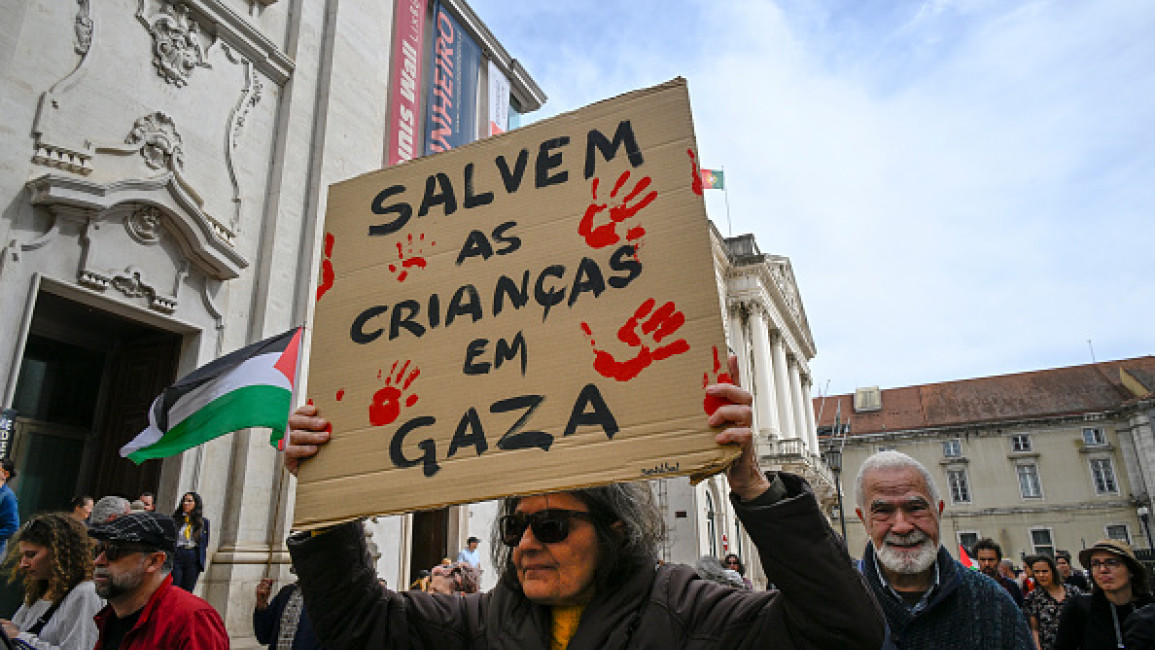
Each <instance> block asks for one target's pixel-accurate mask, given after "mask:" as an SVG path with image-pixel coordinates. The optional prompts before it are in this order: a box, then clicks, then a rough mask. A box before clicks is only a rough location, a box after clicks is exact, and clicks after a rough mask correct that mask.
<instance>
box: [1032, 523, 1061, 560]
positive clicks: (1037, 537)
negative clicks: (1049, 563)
mask: <svg viewBox="0 0 1155 650" xmlns="http://www.w3.org/2000/svg"><path fill="white" fill-rule="evenodd" d="M1031 548H1033V549H1034V550H1035V555H1050V556H1051V557H1055V540H1054V538H1053V537H1051V529H1050V528H1032V529H1031Z"/></svg>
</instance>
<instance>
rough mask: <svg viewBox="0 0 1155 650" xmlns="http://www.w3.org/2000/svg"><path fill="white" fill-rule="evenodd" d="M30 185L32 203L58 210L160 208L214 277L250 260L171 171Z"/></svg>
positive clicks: (230, 274) (190, 255) (231, 273)
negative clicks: (129, 206) (100, 180)
mask: <svg viewBox="0 0 1155 650" xmlns="http://www.w3.org/2000/svg"><path fill="white" fill-rule="evenodd" d="M27 186H28V191H29V193H30V199H29V200H30V202H31V203H32V204H33V205H37V206H42V207H46V208H48V209H49V210H51V211H52V212H54V213H58V212H61V211H64V212H73V213H75V212H76V211H81V212H91V213H92V214H93V215H97V214H100V213H103V212H106V211H108V210H109V209H111V208H113V207H115V206H117V205H121V204H136V205H142V206H153V207H156V208H158V209H160V210H161V211H162V212H163V213H164V215H166V217H167V218H166V219H165V226H166V228H167V229H168V230H169V232H171V234H172V236H173V238H174V239H175V240H176V242H177V243H178V245H179V246H180V248H181V251H182V253H183V254H184V256H185V257H186V258H187V259H188V261H189V263H190V264H192V265H193V266H195V267H198V268H200V269H201V270H202V271H203V272H204V273H205V275H207V276H208V277H210V278H213V279H216V280H230V279H232V278H235V277H238V276H239V275H240V273H241V270H242V269H244V268H245V267H247V266H248V265H249V262H248V260H246V259H245V258H244V256H242V255H241V254H240V253H239V252H237V251H236V249H234V248H233V245H232V243H231V241H230V240H229V232H228V230H227V229H226V228H224V227H223V226H222V225H221V224H219V223H217V222H216V221H215V220H214V219H212V218H211V217H210V216H209V215H207V214H205V212H204V211H203V210H202V209H201V207H200V201H199V200H198V197H197V196H196V195H195V194H194V193H193V192H192V190H191V189H189V188H188V187H186V186H185V185H184V184H183V183H181V182H180V179H179V178H178V176H177V175H176V174H174V173H172V172H167V173H164V174H161V175H159V176H156V177H153V178H140V179H126V180H120V181H115V182H111V183H97V182H93V181H90V180H87V179H84V178H77V177H75V176H65V175H60V174H45V175H43V176H40V177H38V178H36V179H33V180H31V181H29V182H28V184H27Z"/></svg>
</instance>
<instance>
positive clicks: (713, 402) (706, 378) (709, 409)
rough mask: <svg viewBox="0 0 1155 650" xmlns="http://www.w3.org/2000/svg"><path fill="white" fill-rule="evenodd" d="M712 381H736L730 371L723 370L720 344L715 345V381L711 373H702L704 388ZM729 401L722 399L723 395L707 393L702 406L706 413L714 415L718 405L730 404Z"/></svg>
mask: <svg viewBox="0 0 1155 650" xmlns="http://www.w3.org/2000/svg"><path fill="white" fill-rule="evenodd" d="M711 383H714V384H732V383H734V378H733V377H731V376H730V373H729V372H722V362H721V360H719V359H718V346H716V345H715V346H714V381H713V382H711V381H710V373H708V372H703V373H702V388H705V387H707V386H709V385H710V384H711ZM729 403H730V401H729V400H726V399H722V398H721V397H715V396H713V395H707V396H706V398H705V399H704V400H703V401H702V408H703V409H704V410H705V411H706V415H713V414H714V411H717V410H718V407H720V406H723V405H725V404H729Z"/></svg>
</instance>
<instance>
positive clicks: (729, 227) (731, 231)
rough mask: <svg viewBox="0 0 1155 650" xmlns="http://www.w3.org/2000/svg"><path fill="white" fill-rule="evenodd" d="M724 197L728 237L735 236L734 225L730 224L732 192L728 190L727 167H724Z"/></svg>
mask: <svg viewBox="0 0 1155 650" xmlns="http://www.w3.org/2000/svg"><path fill="white" fill-rule="evenodd" d="M722 197H723V198H725V199H726V236H727V237H733V236H734V225H733V224H731V223H730V190H728V189H726V166H725V165H722Z"/></svg>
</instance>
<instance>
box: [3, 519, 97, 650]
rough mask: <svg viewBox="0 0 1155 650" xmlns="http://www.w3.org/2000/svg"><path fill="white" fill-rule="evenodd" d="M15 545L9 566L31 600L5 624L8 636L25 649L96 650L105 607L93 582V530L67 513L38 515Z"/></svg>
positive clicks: (22, 529)
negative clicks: (90, 535)
mask: <svg viewBox="0 0 1155 650" xmlns="http://www.w3.org/2000/svg"><path fill="white" fill-rule="evenodd" d="M13 540H14V541H15V544H14V545H13V546H12V552H11V553H10V554H9V557H8V560H7V561H6V564H7V565H9V568H10V569H11V571H12V574H11V576H12V577H11V580H12V581H13V582H15V581H16V580H17V578H19V579H21V580H22V581H23V582H24V594H25V596H24V604H23V605H21V606H20V609H18V610H16V614H15V615H14V616H13V617H12V620H11V621H7V620H3V619H0V625H2V626H3V627H4V631H5V632H6V633H8V636H9V637H10V638H12V640H13V641H15V645H16V646H17V647H21V648H24V647H28V648H36V649H37V650H56V649H59V650H90V649H91V648H92V647H93V646H95V645H96V640H97V638H98V637H99V636H100V633H99V631H98V630H97V628H96V623H95V622H94V621H93V620H92V617H93V616H95V615H96V613H97V612H99V611H100V610H101V609H102V608H103V607H104V601H103V600H102V599H101V598H100V597H99V596H97V595H96V588H95V586H94V584H93V582H92V570H93V568H92V546H91V545H90V543H89V541H88V530H87V528H85V526H84V524H82V523H80V522H79V521H77V520H76V519H74V518H72V517H71V516H70V515H68V514H66V513H50V514H44V515H37V516H35V517H33V518H32V519H31V520H29V522H28V523H27V524H25V525H24V527H23V528H21V529H20V531H19V532H18V533H17V534H16V537H14V538H13Z"/></svg>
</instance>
